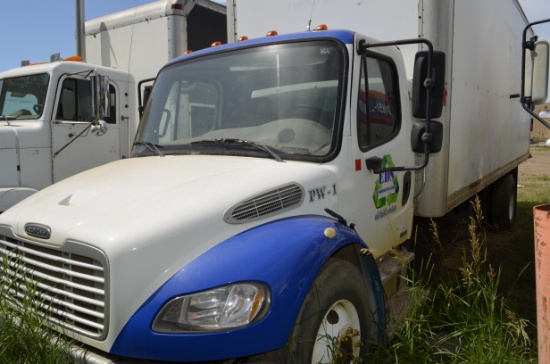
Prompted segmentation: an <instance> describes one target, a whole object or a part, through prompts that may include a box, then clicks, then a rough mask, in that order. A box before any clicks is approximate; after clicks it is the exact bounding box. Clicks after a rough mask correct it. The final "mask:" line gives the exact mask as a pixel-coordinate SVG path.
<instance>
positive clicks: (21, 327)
mask: <svg viewBox="0 0 550 364" xmlns="http://www.w3.org/2000/svg"><path fill="white" fill-rule="evenodd" d="M17 266H18V265H17V263H16V262H15V261H14V260H9V259H2V264H1V267H0V268H1V270H0V271H1V272H2V273H3V275H2V279H1V280H0V332H1V335H0V363H10V364H27V363H28V364H31V363H32V364H34V363H41V364H65V363H67V364H68V363H73V362H74V361H73V360H72V359H71V358H70V357H69V355H68V342H67V341H65V339H63V338H62V336H61V335H60V334H59V333H58V332H55V331H52V330H50V329H49V328H48V326H47V323H48V317H47V316H45V315H40V314H37V311H36V307H37V306H39V305H44V304H45V303H44V302H43V301H41V300H40V298H39V296H38V294H37V289H36V285H33V284H31V283H28V282H25V281H21V280H16V279H11V277H12V276H10V275H9V274H4V272H8V271H11V272H14V267H17ZM15 270H16V272H15V274H19V273H21V272H20V271H17V268H15ZM21 275H23V273H21ZM19 291H25V292H26V294H25V295H23V297H22V298H21V299H17V300H15V299H14V298H13V297H14V296H15V294H16V292H19Z"/></svg>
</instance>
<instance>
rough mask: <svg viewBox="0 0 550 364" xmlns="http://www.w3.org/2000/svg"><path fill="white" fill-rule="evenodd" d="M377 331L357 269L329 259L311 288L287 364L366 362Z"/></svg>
mask: <svg viewBox="0 0 550 364" xmlns="http://www.w3.org/2000/svg"><path fill="white" fill-rule="evenodd" d="M375 332H376V328H375V326H374V323H373V321H372V311H371V307H370V301H369V297H368V291H367V289H366V287H365V280H364V279H363V277H362V275H361V273H360V271H359V269H358V268H357V267H355V266H354V265H353V264H352V263H350V262H348V261H344V260H340V259H334V258H333V259H330V260H329V261H328V262H327V263H326V264H325V266H324V267H323V269H322V270H321V272H320V273H319V275H318V276H317V278H316V279H315V282H314V284H313V285H312V287H311V288H310V290H309V292H308V294H307V296H306V299H305V301H304V304H303V305H302V308H301V310H300V313H299V314H298V318H297V320H296V324H295V327H294V330H293V333H292V336H291V338H290V342H289V349H290V353H289V355H290V356H291V358H289V360H288V362H289V363H304V364H306V363H332V362H333V356H334V354H335V353H336V352H338V353H339V354H341V355H342V357H341V358H342V359H341V361H338V362H339V363H340V362H341V363H359V362H363V361H365V360H366V355H367V353H368V350H369V342H370V341H371V339H372V338H373V335H374V333H375Z"/></svg>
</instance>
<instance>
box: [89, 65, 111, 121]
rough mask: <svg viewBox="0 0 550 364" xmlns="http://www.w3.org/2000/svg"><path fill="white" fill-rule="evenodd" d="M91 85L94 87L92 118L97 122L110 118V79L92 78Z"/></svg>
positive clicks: (103, 77) (104, 77) (102, 77)
mask: <svg viewBox="0 0 550 364" xmlns="http://www.w3.org/2000/svg"><path fill="white" fill-rule="evenodd" d="M90 83H91V86H92V113H93V115H92V117H93V120H94V121H96V122H97V121H99V120H100V119H102V118H104V117H108V116H110V105H109V77H106V76H99V75H97V76H91V77H90Z"/></svg>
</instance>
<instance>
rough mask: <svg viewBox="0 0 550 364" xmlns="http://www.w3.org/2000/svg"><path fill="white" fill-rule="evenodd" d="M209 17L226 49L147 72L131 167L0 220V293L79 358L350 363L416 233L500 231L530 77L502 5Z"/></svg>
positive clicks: (296, 9)
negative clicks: (443, 228)
mask: <svg viewBox="0 0 550 364" xmlns="http://www.w3.org/2000/svg"><path fill="white" fill-rule="evenodd" d="M227 5H228V6H227V11H228V30H229V34H230V38H231V39H233V38H234V40H235V41H234V42H231V43H230V44H225V45H220V46H217V47H212V48H208V49H204V50H200V51H197V52H193V53H191V54H188V55H185V56H183V57H180V58H178V59H176V60H174V61H171V62H170V63H169V64H167V65H166V66H165V67H163V68H162V69H161V71H160V72H159V74H158V77H157V78H156V81H155V84H154V86H153V89H152V92H151V94H150V97H149V98H148V102H147V106H146V108H145V112H144V114H143V118H142V120H141V122H140V126H139V129H138V132H137V136H136V139H135V143H134V146H133V149H132V154H131V157H130V158H127V159H123V160H119V161H114V162H111V163H108V164H105V165H102V166H100V167H97V168H94V169H91V170H88V171H85V172H83V173H80V174H78V175H76V176H72V177H69V178H67V179H65V180H63V181H61V182H58V183H56V184H54V185H53V186H50V187H48V188H45V189H44V190H43V191H40V192H38V193H35V194H34V195H32V196H30V197H29V198H27V199H25V200H24V201H22V202H20V203H19V204H17V205H16V206H13V207H12V208H10V209H9V210H7V211H6V212H4V213H3V214H2V215H0V253H1V254H2V255H3V256H4V259H6V260H7V261H8V262H9V263H10V264H8V265H6V264H4V265H3V266H4V267H6V266H9V267H10V268H6V269H5V271H4V272H3V273H2V277H3V279H4V282H6V285H11V286H12V287H17V286H18V285H17V284H16V283H17V282H28V283H35V284H36V286H37V292H36V296H37V297H36V299H37V302H43V303H44V304H42V305H37V309H38V310H42V311H43V313H44V314H46V315H48V316H49V317H50V320H51V323H52V325H53V326H54V327H56V328H57V329H58V330H60V331H61V332H63V333H64V334H66V335H68V336H69V337H70V338H71V339H73V340H74V342H75V343H77V344H79V345H80V347H81V349H80V350H75V355H76V356H79V357H80V359H83V360H85V361H88V362H95V363H114V362H116V363H132V362H143V361H146V362H217V363H220V362H225V361H227V362H232V361H231V359H232V358H239V360H238V362H242V363H245V362H248V363H254V362H256V363H258V362H262V363H319V362H323V363H325V362H331V360H332V353H331V351H330V350H328V349H327V346H330V344H329V343H328V342H332V340H329V339H333V338H337V337H348V338H349V340H342V342H346V343H349V344H345V345H340V346H339V348H338V349H339V350H341V351H342V352H343V355H347V356H346V357H347V358H350V361H349V362H350V363H351V362H352V360H357V358H359V359H361V358H365V355H366V354H367V352H368V349H369V343H371V342H372V341H373V340H384V338H385V337H386V336H387V335H388V334H390V333H391V332H392V330H394V329H395V325H396V324H398V321H399V317H400V315H401V314H402V313H404V312H406V304H407V294H406V285H405V284H404V280H403V279H401V277H402V276H403V274H406V272H405V268H404V267H405V266H404V264H403V262H406V261H410V259H412V258H413V256H414V252H413V251H412V249H411V244H408V242H410V241H411V239H412V237H413V217H414V215H415V213H416V214H417V215H420V216H433V217H437V216H442V215H445V214H446V213H448V212H449V211H451V210H453V209H454V208H455V207H457V206H459V205H460V204H462V203H464V202H466V201H468V200H469V199H470V198H472V197H473V196H474V195H475V194H482V195H484V197H485V198H484V201H485V204H484V208H485V209H486V211H487V212H488V213H489V215H490V219H491V221H492V222H493V223H496V224H498V225H501V226H506V225H508V224H510V222H511V220H512V218H513V215H514V211H515V199H516V178H517V167H518V165H519V164H520V163H521V162H522V161H524V160H526V159H527V158H528V157H529V129H530V122H531V120H530V116H529V114H528V113H527V112H525V111H524V110H523V109H522V105H521V104H522V103H520V100H521V101H523V103H524V104H527V106H532V105H533V104H536V103H539V102H543V101H544V100H545V99H546V93H547V83H545V82H532V81H533V80H535V79H537V77H533V76H532V75H537V74H538V73H537V72H535V71H532V70H531V67H533V70H543V71H544V70H546V71H545V72H546V75H547V71H548V43H544V42H534V41H532V39H531V38H532V36H533V33H532V32H531V30H529V31H528V32H527V33H526V34H528V36H529V42H530V43H529V45H530V46H529V47H525V48H522V46H521V45H522V44H524V45H525V44H527V42H523V41H522V31H523V30H524V29H526V25H527V19H526V18H525V15H524V13H523V11H522V9H521V7H520V5H519V4H518V2H517V1H516V0H445V1H442V0H422V1H419V2H412V1H409V0H398V1H393V2H388V1H387V0H366V1H361V2H358V1H317V2H303V1H295V0H292V1H290V0H286V1H283V0H279V1H268V0H232V1H229V2H228V4H227ZM486 19H491V21H490V22H487V21H486ZM321 23H326V25H327V26H328V28H329V29H328V30H325V27H322V26H321V27H319V29H318V30H317V29H316V28H315V27H314V25H317V24H321ZM308 24H309V29H308V30H306V27H308ZM277 28H278V30H279V33H280V34H281V35H275V32H269V34H270V36H268V37H266V36H264V34H266V31H268V30H271V29H277ZM339 28H340V29H344V28H348V29H352V30H336V29H339ZM313 29H316V30H313ZM246 36H248V38H249V39H246V38H247V37H246ZM376 38H377V39H376ZM379 39H381V40H383V41H380V40H379ZM237 40H238V41H237ZM411 49H412V51H411ZM524 49H525V51H524ZM524 55H527V57H525V58H524V57H523V56H524ZM522 60H523V61H524V62H522ZM522 63H524V64H525V65H526V66H527V67H526V68H528V69H529V72H527V73H526V75H527V77H523V76H522V72H521V68H522ZM543 73H544V72H543ZM522 80H524V81H529V80H531V82H529V83H528V86H527V87H524V85H523V84H522ZM524 91H525V92H524ZM527 109H529V107H527ZM21 286H24V285H23V284H21ZM10 293H11V296H12V297H13V300H14V301H16V300H17V299H19V298H18V297H21V296H24V294H25V292H24V291H21V292H15V291H13V290H12V292H10ZM352 358H355V359H352ZM353 362H356V361H353Z"/></svg>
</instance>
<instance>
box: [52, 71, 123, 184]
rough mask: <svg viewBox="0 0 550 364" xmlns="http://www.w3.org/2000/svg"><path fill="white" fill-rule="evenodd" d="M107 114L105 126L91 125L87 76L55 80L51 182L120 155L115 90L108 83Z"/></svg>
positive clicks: (116, 94)
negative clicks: (55, 94) (102, 127)
mask: <svg viewBox="0 0 550 364" xmlns="http://www.w3.org/2000/svg"><path fill="white" fill-rule="evenodd" d="M109 90H110V95H109V97H110V106H109V107H110V116H109V117H108V118H105V121H106V129H104V130H95V129H94V128H93V127H92V125H91V121H92V114H93V113H92V97H91V85H90V81H89V79H85V78H79V77H75V76H72V77H65V78H62V79H61V80H60V81H59V89H58V91H57V98H56V100H57V102H56V107H55V108H54V115H53V117H52V157H53V182H54V183H55V182H57V181H59V180H61V179H64V178H66V177H69V176H71V175H73V174H76V173H79V172H82V171H85V170H87V169H90V168H93V167H96V166H99V165H102V164H105V163H108V162H111V161H114V160H117V159H119V158H121V148H120V115H119V110H118V109H119V108H118V107H117V105H118V102H117V100H118V94H119V92H118V90H117V87H116V85H115V84H113V83H111V84H110V85H109Z"/></svg>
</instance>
